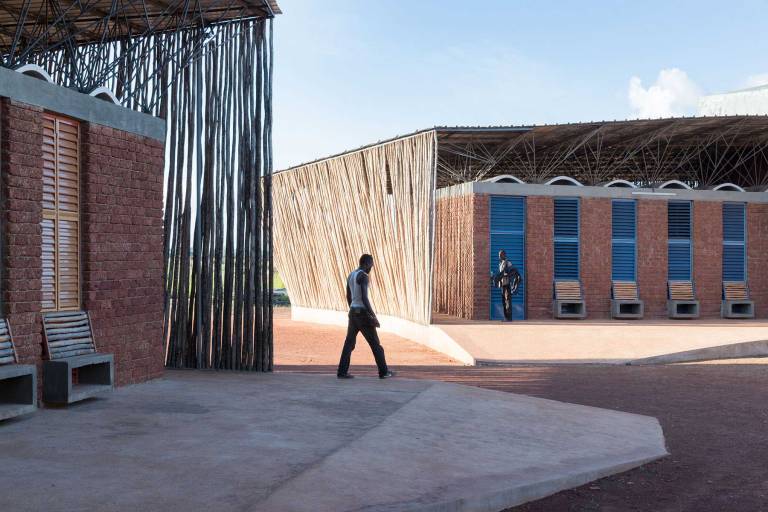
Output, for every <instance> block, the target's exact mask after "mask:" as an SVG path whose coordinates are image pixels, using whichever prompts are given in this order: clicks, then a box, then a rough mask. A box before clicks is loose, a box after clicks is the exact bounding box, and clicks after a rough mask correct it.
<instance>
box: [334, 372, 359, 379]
mask: <svg viewBox="0 0 768 512" xmlns="http://www.w3.org/2000/svg"><path fill="white" fill-rule="evenodd" d="M336 378H337V379H354V378H355V376H354V375H350V374H348V373H345V374H344V375H337V376H336Z"/></svg>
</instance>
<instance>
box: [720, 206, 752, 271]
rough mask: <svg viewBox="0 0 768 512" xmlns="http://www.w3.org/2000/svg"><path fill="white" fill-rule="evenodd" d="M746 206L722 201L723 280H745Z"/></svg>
mask: <svg viewBox="0 0 768 512" xmlns="http://www.w3.org/2000/svg"><path fill="white" fill-rule="evenodd" d="M746 239H747V238H746V208H745V205H744V203H723V281H746V280H747V265H746Z"/></svg>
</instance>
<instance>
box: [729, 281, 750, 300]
mask: <svg viewBox="0 0 768 512" xmlns="http://www.w3.org/2000/svg"><path fill="white" fill-rule="evenodd" d="M723 296H724V297H725V300H749V290H748V289H747V283H745V282H744V281H723Z"/></svg>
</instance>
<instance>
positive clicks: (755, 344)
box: [626, 340, 768, 365]
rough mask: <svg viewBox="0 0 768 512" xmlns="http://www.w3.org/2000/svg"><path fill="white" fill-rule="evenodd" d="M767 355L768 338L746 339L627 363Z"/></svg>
mask: <svg viewBox="0 0 768 512" xmlns="http://www.w3.org/2000/svg"><path fill="white" fill-rule="evenodd" d="M766 356H768V340H759V341H745V342H743V343H732V344H730V345H719V346H717V347H706V348H699V349H695V350H686V351H683V352H674V353H672V354H662V355H659V356H652V357H644V358H642V359H633V360H632V361H628V362H627V363H626V364H628V365H641V364H672V363H689V362H695V361H711V360H714V359H741V358H748V357H766Z"/></svg>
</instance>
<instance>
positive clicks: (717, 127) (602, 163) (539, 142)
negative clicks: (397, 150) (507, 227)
mask: <svg viewBox="0 0 768 512" xmlns="http://www.w3.org/2000/svg"><path fill="white" fill-rule="evenodd" d="M428 131H434V132H435V134H436V137H437V141H438V162H437V186H438V187H444V186H449V185H454V184H456V183H462V182H467V181H475V180H483V179H488V178H492V177H494V176H497V175H501V174H511V175H514V176H517V177H518V178H520V179H522V180H524V181H525V182H527V183H546V182H547V180H549V179H550V178H552V177H555V176H561V175H562V176H570V177H572V178H574V179H576V180H578V181H579V182H581V183H584V184H590V185H595V184H598V183H605V182H608V181H611V180H615V179H623V180H628V181H630V182H632V183H636V184H641V185H649V184H654V183H661V182H664V181H668V180H670V179H676V180H680V181H682V182H684V183H686V184H687V185H689V186H691V187H699V188H706V187H711V186H714V185H717V184H720V183H725V182H732V183H735V184H737V185H739V186H741V187H744V188H747V187H760V186H766V185H768V116H722V117H683V118H668V119H638V120H627V121H594V122H585V123H571V124H556V125H540V126H536V125H527V126H524V125H523V126H437V127H434V128H429V129H427V130H420V131H419V132H415V133H423V132H428ZM410 135H413V134H410ZM407 136H409V135H405V136H402V137H396V138H395V139H390V140H396V139H400V138H404V137H407ZM386 142H389V141H382V142H379V143H377V144H383V143H386ZM373 145H376V144H373Z"/></svg>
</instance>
